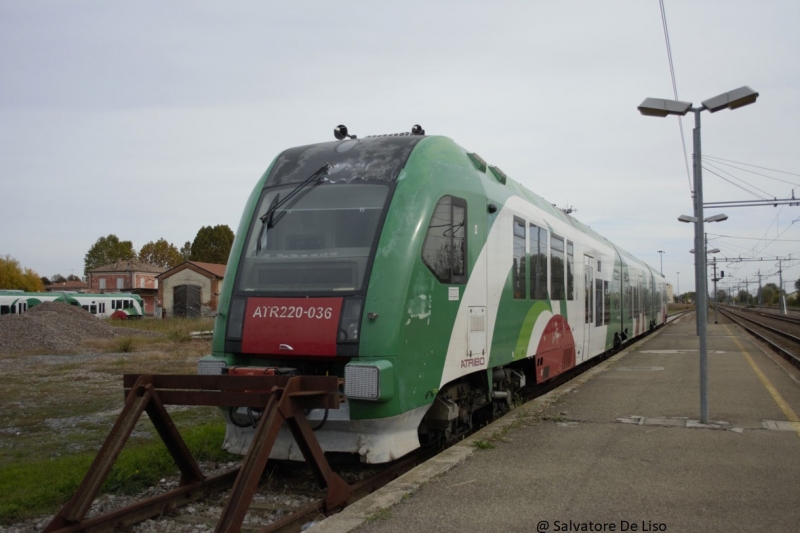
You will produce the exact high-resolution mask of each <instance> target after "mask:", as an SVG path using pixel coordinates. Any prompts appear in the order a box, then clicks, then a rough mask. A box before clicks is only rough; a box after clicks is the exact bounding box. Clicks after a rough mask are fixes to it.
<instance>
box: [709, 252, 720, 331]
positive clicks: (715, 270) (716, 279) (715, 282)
mask: <svg viewBox="0 0 800 533" xmlns="http://www.w3.org/2000/svg"><path fill="white" fill-rule="evenodd" d="M719 280H720V278H718V277H717V258H716V257H715V258H714V277H713V278H711V281H713V282H714V324H719V322H718V321H717V305H718V302H717V282H718V281H719Z"/></svg>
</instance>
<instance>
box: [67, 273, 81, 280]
mask: <svg viewBox="0 0 800 533" xmlns="http://www.w3.org/2000/svg"><path fill="white" fill-rule="evenodd" d="M67 281H81V278H79V277H78V276H76V275H75V274H70V275H69V276H67Z"/></svg>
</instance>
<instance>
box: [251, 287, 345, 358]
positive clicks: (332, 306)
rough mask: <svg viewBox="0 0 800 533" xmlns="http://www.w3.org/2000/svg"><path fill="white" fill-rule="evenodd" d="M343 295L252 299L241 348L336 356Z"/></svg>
mask: <svg viewBox="0 0 800 533" xmlns="http://www.w3.org/2000/svg"><path fill="white" fill-rule="evenodd" d="M341 310H342V298H249V299H248V300H247V308H246V309H245V319H244V331H243V335H242V351H243V352H244V353H253V354H274V355H286V356H291V355H328V356H331V355H336V337H337V333H338V330H339V314H340V313H341Z"/></svg>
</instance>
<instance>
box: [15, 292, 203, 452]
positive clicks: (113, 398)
mask: <svg viewBox="0 0 800 533" xmlns="http://www.w3.org/2000/svg"><path fill="white" fill-rule="evenodd" d="M46 305H50V306H56V305H58V306H62V308H59V309H56V310H55V311H53V310H52V309H50V310H48V309H46V308H45V306H46ZM39 307H42V308H45V309H44V310H39V311H38V312H37V309H39ZM64 308H67V309H66V310H65V309H64ZM26 315H28V316H26ZM9 318H11V319H13V320H8V319H9ZM24 319H28V321H27V322H24ZM117 330H119V331H117ZM26 338H27V339H29V341H28V343H27V344H25V343H23V342H22V341H20V339H26ZM0 346H3V347H4V348H5V349H0V364H2V365H3V369H4V371H3V372H2V373H0V468H3V467H4V466H7V465H10V464H12V463H14V462H17V461H24V460H46V459H48V458H51V457H58V456H62V455H67V454H73V453H78V452H83V451H93V450H97V449H99V447H100V445H101V444H102V442H103V439H104V438H105V437H106V435H107V433H108V430H109V429H110V427H111V425H112V424H113V422H114V420H115V419H116V416H117V415H118V414H119V412H120V410H121V408H122V405H123V400H124V398H123V390H122V376H123V374H127V373H159V374H162V373H163V374H167V373H169V374H195V373H197V362H198V360H199V359H200V358H201V357H202V356H203V355H206V354H208V353H210V352H211V341H210V340H191V341H176V340H170V339H168V338H167V337H165V336H164V335H162V334H153V333H152V332H143V333H142V332H138V331H135V330H129V329H124V330H123V329H122V328H115V327H113V326H110V325H108V324H107V323H105V322H104V321H101V320H99V319H97V318H95V317H93V316H91V315H89V314H88V313H86V312H85V311H83V310H81V309H77V308H72V309H69V306H66V305H64V304H42V305H41V306H37V307H36V308H33V309H31V310H30V311H29V312H28V313H26V314H25V315H13V316H12V315H4V316H2V317H0ZM10 346H13V348H14V349H10V348H9V347H10ZM119 349H126V350H131V351H127V352H121V351H115V350H119ZM51 350H52V351H51ZM9 352H10V353H9ZM171 411H174V414H173V416H174V419H175V422H176V424H180V423H181V422H182V421H186V422H192V421H202V420H204V419H214V420H218V419H219V414H218V412H217V411H216V409H214V408H210V407H205V408H176V409H171ZM154 438H156V439H157V438H158V436H157V435H156V434H155V431H154V430H153V429H152V424H151V423H150V422H149V420H147V418H146V417H145V419H144V420H143V421H140V423H139V425H138V426H137V429H136V431H135V432H134V435H133V437H132V439H133V440H136V439H144V440H150V439H154Z"/></svg>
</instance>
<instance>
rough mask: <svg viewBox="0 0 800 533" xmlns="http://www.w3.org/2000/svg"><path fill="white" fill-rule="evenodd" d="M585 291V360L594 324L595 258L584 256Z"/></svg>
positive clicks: (587, 355) (587, 356)
mask: <svg viewBox="0 0 800 533" xmlns="http://www.w3.org/2000/svg"><path fill="white" fill-rule="evenodd" d="M583 277H584V280H583V281H584V283H583V291H584V320H583V359H582V360H583V361H585V360H586V359H588V358H589V356H590V355H589V345H590V343H589V341H590V340H591V332H592V325H593V324H594V258H593V257H590V256H588V255H584V256H583Z"/></svg>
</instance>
